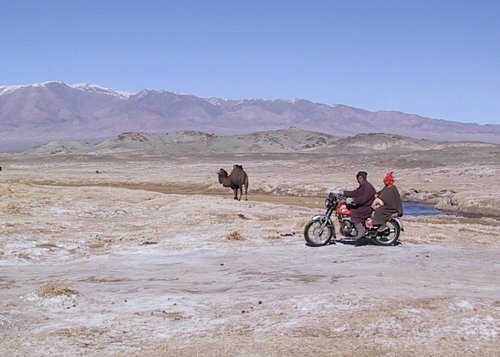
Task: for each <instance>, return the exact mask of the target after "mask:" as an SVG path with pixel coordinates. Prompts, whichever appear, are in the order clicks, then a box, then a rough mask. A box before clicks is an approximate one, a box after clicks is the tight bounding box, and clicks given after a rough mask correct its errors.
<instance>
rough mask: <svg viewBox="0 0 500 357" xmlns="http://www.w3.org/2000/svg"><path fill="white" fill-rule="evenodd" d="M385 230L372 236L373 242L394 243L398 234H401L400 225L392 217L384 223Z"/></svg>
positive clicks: (378, 243) (385, 244) (380, 243)
mask: <svg viewBox="0 0 500 357" xmlns="http://www.w3.org/2000/svg"><path fill="white" fill-rule="evenodd" d="M386 226H387V228H388V229H387V230H386V231H384V232H377V235H376V236H375V237H373V242H374V243H375V244H377V245H384V246H389V245H395V244H396V242H397V241H398V239H399V235H400V234H401V227H400V226H399V224H398V222H397V221H396V220H394V219H391V220H390V221H389V222H387V223H386Z"/></svg>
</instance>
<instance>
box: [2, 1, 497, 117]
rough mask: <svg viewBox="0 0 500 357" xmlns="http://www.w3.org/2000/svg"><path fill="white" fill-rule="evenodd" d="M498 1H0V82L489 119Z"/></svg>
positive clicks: (494, 85) (492, 108)
mask: <svg viewBox="0 0 500 357" xmlns="http://www.w3.org/2000/svg"><path fill="white" fill-rule="evenodd" d="M498 14H500V1H497V0H471V1H469V0H453V1H452V0H449V1H446V0H433V1H429V0H415V1H413V0H364V1H361V0H345V1H334V0H331V1H323V0H232V1H229V0H228V1H223V0H212V1H210V0H200V1H195V0H177V1H168V0H163V1H160V0H157V1H152V0H138V1H130V0H105V1H103V0H85V1H84V0H59V1H54V0H43V1H41V0H36V1H35V0H0V51H1V52H0V86H4V85H18V84H31V83H40V82H46V81H52V80H58V81H63V82H65V83H67V84H74V83H81V82H89V83H94V84H98V85H101V86H103V87H108V88H113V89H115V90H122V91H129V92H137V91H140V90H142V89H157V90H168V91H173V92H178V93H189V94H193V95H196V96H201V97H221V98H226V99H243V98H264V99H298V98H300V99H307V100H310V101H313V102H317V103H324V104H329V105H333V104H345V105H349V106H353V107H356V108H362V109H365V110H370V111H377V110H395V111H401V112H405V113H411V114H419V115H422V116H426V117H430V118H435V119H446V120H454V121H461V122H477V123H482V124H484V123H490V124H500V21H499V17H498V16H499V15H498Z"/></svg>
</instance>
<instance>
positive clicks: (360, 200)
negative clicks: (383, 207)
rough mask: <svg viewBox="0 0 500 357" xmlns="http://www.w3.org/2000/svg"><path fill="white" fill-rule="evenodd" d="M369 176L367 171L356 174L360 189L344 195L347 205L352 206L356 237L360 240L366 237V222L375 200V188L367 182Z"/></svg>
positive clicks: (346, 192)
mask: <svg viewBox="0 0 500 357" xmlns="http://www.w3.org/2000/svg"><path fill="white" fill-rule="evenodd" d="M367 176H368V174H367V173H366V172H365V171H359V172H358V173H357V174H356V179H357V180H358V183H359V187H358V188H357V189H355V190H354V191H344V193H343V195H344V196H345V197H347V199H346V203H347V204H349V205H352V206H351V210H352V215H351V220H352V223H353V224H354V227H355V228H356V232H357V234H356V237H354V239H360V238H363V237H364V236H365V233H366V230H365V224H364V222H365V220H366V219H367V218H368V217H370V215H371V214H372V211H373V209H372V207H371V205H372V203H373V200H374V199H375V193H376V191H375V188H374V187H373V185H372V184H371V183H369V182H368V181H367Z"/></svg>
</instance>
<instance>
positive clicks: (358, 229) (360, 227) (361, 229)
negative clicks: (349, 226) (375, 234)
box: [354, 223, 366, 240]
mask: <svg viewBox="0 0 500 357" xmlns="http://www.w3.org/2000/svg"><path fill="white" fill-rule="evenodd" d="M354 228H356V232H358V233H357V234H356V237H354V239H356V240H358V239H361V238H363V237H364V236H365V233H366V230H365V225H364V224H363V223H355V224H354Z"/></svg>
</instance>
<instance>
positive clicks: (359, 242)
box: [335, 237, 401, 247]
mask: <svg viewBox="0 0 500 357" xmlns="http://www.w3.org/2000/svg"><path fill="white" fill-rule="evenodd" d="M335 243H341V244H345V245H352V246H354V247H364V246H367V245H375V246H376V245H377V244H376V243H375V242H374V241H373V240H372V239H370V238H366V237H363V238H360V239H346V238H341V239H337V240H336V241H335ZM400 244H401V242H396V244H395V246H396V245H400Z"/></svg>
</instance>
